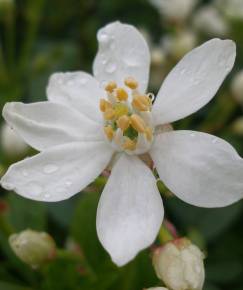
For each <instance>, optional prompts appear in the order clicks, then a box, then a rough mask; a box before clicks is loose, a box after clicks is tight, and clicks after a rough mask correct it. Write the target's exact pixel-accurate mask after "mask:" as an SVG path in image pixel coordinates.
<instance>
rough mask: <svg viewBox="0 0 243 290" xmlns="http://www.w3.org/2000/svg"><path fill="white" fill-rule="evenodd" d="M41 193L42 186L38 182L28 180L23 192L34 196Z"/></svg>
mask: <svg viewBox="0 0 243 290" xmlns="http://www.w3.org/2000/svg"><path fill="white" fill-rule="evenodd" d="M41 193H42V187H41V186H40V185H39V184H37V183H35V182H30V183H28V184H27V185H26V190H25V194H27V195H32V196H35V197H36V196H39V195H40V194H41Z"/></svg>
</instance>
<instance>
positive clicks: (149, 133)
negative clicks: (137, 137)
mask: <svg viewBox="0 0 243 290" xmlns="http://www.w3.org/2000/svg"><path fill="white" fill-rule="evenodd" d="M145 135H146V138H147V140H148V141H152V139H153V131H152V129H151V128H150V127H147V128H146V129H145Z"/></svg>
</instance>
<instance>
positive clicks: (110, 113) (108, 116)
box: [104, 109, 116, 120]
mask: <svg viewBox="0 0 243 290" xmlns="http://www.w3.org/2000/svg"><path fill="white" fill-rule="evenodd" d="M115 115H116V114H115V111H114V110H113V109H107V110H106V111H105V112H104V118H105V120H112V119H114V118H115Z"/></svg>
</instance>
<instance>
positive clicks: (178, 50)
mask: <svg viewBox="0 0 243 290" xmlns="http://www.w3.org/2000/svg"><path fill="white" fill-rule="evenodd" d="M196 43H197V37H196V34H195V33H194V32H193V31H191V30H184V29H183V30H180V31H179V32H177V33H175V34H169V35H167V36H165V37H163V38H162V40H161V46H162V49H163V50H164V51H165V53H167V54H168V55H171V56H172V57H173V58H175V59H180V58H181V57H182V56H184V54H186V53H187V52H189V51H190V50H192V49H193V48H194V47H195V46H196Z"/></svg>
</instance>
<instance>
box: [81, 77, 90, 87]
mask: <svg viewBox="0 0 243 290" xmlns="http://www.w3.org/2000/svg"><path fill="white" fill-rule="evenodd" d="M87 82H88V79H87V78H82V79H81V80H80V83H81V84H82V85H85V84H87Z"/></svg>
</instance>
